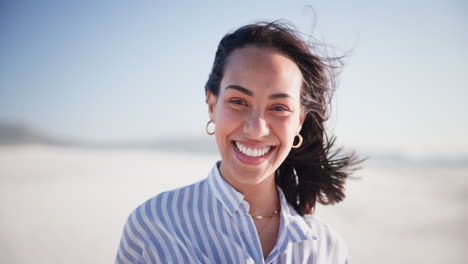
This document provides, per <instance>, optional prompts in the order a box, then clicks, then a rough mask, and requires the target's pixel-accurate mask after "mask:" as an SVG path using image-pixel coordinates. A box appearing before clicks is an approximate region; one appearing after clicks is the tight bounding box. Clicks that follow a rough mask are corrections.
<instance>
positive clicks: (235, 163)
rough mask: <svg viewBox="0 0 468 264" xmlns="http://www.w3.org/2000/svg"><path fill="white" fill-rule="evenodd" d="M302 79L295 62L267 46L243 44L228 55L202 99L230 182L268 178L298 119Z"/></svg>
mask: <svg viewBox="0 0 468 264" xmlns="http://www.w3.org/2000/svg"><path fill="white" fill-rule="evenodd" d="M302 81H303V80H302V74H301V72H300V70H299V68H298V66H297V65H296V64H295V63H294V62H293V61H292V60H290V59H289V58H287V57H286V56H284V55H282V54H281V53H279V52H277V51H274V50H273V49H269V48H259V47H255V46H247V47H244V48H240V49H236V50H234V51H233V52H232V53H231V55H230V56H229V58H228V60H227V64H226V66H225V71H224V76H223V79H222V80H221V84H220V88H219V94H218V97H217V98H216V97H215V96H214V95H213V94H212V93H210V92H208V94H207V99H208V106H209V113H210V117H211V120H212V121H213V122H214V123H215V124H216V133H215V135H216V143H217V145H218V149H219V152H220V154H221V157H222V162H221V165H220V172H221V174H222V175H223V177H224V178H225V179H226V180H227V181H228V182H229V183H230V184H231V185H233V186H234V187H240V186H242V185H246V184H258V183H260V182H263V181H265V180H270V181H274V177H270V176H272V175H273V174H274V172H275V170H276V169H277V168H278V167H279V166H280V165H281V163H282V162H283V161H284V160H285V159H286V156H287V155H288V153H289V151H290V150H291V146H292V144H293V141H294V137H295V135H296V134H297V133H298V132H299V131H300V129H301V125H302V122H303V121H304V117H305V115H304V114H303V113H302V108H301V104H300V91H301V86H302Z"/></svg>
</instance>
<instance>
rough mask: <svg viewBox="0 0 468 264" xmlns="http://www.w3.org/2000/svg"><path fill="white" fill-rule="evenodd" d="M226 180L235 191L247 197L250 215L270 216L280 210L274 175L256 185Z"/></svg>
mask: <svg viewBox="0 0 468 264" xmlns="http://www.w3.org/2000/svg"><path fill="white" fill-rule="evenodd" d="M226 180H227V181H228V182H229V183H230V184H231V186H232V187H234V189H236V190H237V191H238V192H240V193H242V194H244V195H245V197H244V200H245V201H246V202H247V203H248V204H249V206H250V214H252V215H262V216H263V215H264V216H268V215H271V214H272V213H273V211H275V210H276V209H278V208H280V201H279V194H278V190H277V189H276V183H275V177H274V175H270V176H268V177H267V178H265V179H264V180H263V181H261V182H259V183H256V184H247V183H239V182H232V179H226Z"/></svg>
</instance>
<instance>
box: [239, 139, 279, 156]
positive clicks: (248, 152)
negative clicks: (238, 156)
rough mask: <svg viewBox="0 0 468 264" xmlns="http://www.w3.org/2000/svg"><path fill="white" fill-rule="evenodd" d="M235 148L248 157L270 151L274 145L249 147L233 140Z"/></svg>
mask: <svg viewBox="0 0 468 264" xmlns="http://www.w3.org/2000/svg"><path fill="white" fill-rule="evenodd" d="M233 143H234V145H235V146H236V148H237V149H238V150H239V151H240V152H241V153H242V154H244V155H246V156H249V157H261V156H264V155H265V154H267V153H268V152H270V150H272V149H273V148H274V147H273V146H266V147H263V148H249V147H247V146H244V145H242V144H241V143H239V142H237V141H234V142H233Z"/></svg>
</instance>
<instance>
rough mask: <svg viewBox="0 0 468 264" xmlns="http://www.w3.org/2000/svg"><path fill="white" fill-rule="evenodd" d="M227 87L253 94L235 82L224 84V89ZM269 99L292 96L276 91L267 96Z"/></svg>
mask: <svg viewBox="0 0 468 264" xmlns="http://www.w3.org/2000/svg"><path fill="white" fill-rule="evenodd" d="M227 89H234V90H237V91H239V92H241V93H244V94H246V95H248V96H253V92H252V91H250V90H249V89H247V88H244V87H242V86H239V85H235V84H231V85H228V86H226V88H225V90H227ZM268 98H269V99H280V98H292V96H290V95H289V94H286V93H276V94H271V95H270V96H268Z"/></svg>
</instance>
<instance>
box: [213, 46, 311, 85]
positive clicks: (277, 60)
mask: <svg viewBox="0 0 468 264" xmlns="http://www.w3.org/2000/svg"><path fill="white" fill-rule="evenodd" d="M233 83H235V84H238V85H243V86H245V87H246V88H248V89H258V88H262V89H264V88H270V89H273V90H278V89H280V90H283V91H284V90H292V91H291V92H294V91H295V90H297V91H299V90H300V88H301V86H302V74H301V71H300V69H299V67H298V66H297V64H296V63H295V62H294V61H292V60H291V59H290V58H288V57H287V56H286V55H284V54H282V53H280V52H278V51H276V50H274V49H272V48H260V47H256V46H247V47H244V48H240V49H236V50H234V51H233V52H232V53H231V55H230V56H229V57H228V59H227V63H226V66H225V69H224V75H223V81H222V82H221V85H222V88H223V87H225V85H229V84H233Z"/></svg>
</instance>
